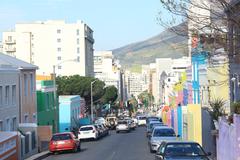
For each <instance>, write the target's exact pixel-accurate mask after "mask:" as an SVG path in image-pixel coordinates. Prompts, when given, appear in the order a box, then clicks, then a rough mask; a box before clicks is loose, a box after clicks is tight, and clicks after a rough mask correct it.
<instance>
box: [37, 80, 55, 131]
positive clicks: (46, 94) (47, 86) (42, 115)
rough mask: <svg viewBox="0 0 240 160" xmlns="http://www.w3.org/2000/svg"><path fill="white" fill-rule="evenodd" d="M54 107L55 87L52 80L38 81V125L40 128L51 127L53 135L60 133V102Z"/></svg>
mask: <svg viewBox="0 0 240 160" xmlns="http://www.w3.org/2000/svg"><path fill="white" fill-rule="evenodd" d="M55 102H56V104H57V107H56V106H55V105H54V87H53V81H52V80H41V81H37V123H38V125H39V126H46V125H51V126H52V130H53V133H56V132H58V128H59V127H58V125H59V115H58V103H57V102H58V100H56V101H55Z"/></svg>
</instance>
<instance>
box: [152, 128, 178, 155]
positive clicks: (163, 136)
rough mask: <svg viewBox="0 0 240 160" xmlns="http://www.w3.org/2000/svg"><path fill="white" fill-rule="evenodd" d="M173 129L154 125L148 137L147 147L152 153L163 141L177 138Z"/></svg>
mask: <svg viewBox="0 0 240 160" xmlns="http://www.w3.org/2000/svg"><path fill="white" fill-rule="evenodd" d="M177 137H178V136H176V134H175V131H174V129H173V128H171V127H168V126H156V127H155V128H154V129H153V132H152V134H151V136H150V139H149V142H148V144H149V149H150V152H151V153H153V152H154V151H156V150H157V149H158V147H159V146H160V145H161V143H162V142H163V141H175V140H177Z"/></svg>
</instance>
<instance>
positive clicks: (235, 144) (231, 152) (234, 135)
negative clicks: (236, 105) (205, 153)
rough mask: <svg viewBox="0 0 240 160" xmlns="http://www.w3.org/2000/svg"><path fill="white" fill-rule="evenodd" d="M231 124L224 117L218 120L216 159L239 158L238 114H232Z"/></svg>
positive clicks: (237, 159)
mask: <svg viewBox="0 0 240 160" xmlns="http://www.w3.org/2000/svg"><path fill="white" fill-rule="evenodd" d="M233 121H234V123H233V124H230V125H229V124H228V122H227V121H226V119H224V118H221V119H220V120H219V136H218V138H217V160H226V159H229V160H230V159H231V160H239V159H240V147H239V146H240V138H239V137H240V115H234V119H233Z"/></svg>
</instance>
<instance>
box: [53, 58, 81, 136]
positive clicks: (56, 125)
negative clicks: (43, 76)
mask: <svg viewBox="0 0 240 160" xmlns="http://www.w3.org/2000/svg"><path fill="white" fill-rule="evenodd" d="M65 62H77V59H69V60H65V61H62V62H60V63H58V64H56V65H53V76H52V78H53V88H54V92H53V103H54V106H55V118H54V119H55V129H56V130H55V132H57V131H58V124H57V119H58V118H57V117H58V116H57V115H58V112H57V88H56V71H55V70H56V66H59V65H60V64H62V63H65Z"/></svg>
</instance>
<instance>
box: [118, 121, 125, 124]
mask: <svg viewBox="0 0 240 160" xmlns="http://www.w3.org/2000/svg"><path fill="white" fill-rule="evenodd" d="M118 124H127V121H119V122H118Z"/></svg>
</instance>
